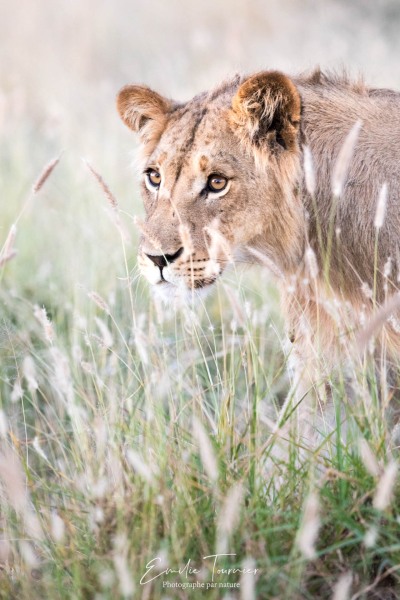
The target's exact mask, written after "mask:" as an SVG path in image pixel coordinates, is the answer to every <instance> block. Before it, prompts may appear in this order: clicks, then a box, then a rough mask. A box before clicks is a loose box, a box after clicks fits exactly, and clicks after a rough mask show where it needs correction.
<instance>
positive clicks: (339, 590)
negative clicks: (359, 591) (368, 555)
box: [332, 572, 353, 600]
mask: <svg viewBox="0 0 400 600" xmlns="http://www.w3.org/2000/svg"><path fill="white" fill-rule="evenodd" d="M352 582H353V575H352V573H350V572H349V573H343V575H341V576H340V577H339V579H338V580H337V582H336V584H335V587H334V590H333V596H332V600H349V598H350V591H351V585H352Z"/></svg>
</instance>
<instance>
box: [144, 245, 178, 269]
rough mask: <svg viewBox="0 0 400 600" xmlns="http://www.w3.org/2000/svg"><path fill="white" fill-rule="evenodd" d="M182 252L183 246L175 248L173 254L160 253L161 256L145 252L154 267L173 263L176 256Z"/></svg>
mask: <svg viewBox="0 0 400 600" xmlns="http://www.w3.org/2000/svg"><path fill="white" fill-rule="evenodd" d="M182 252H183V248H179V250H177V251H176V252H175V254H162V255H161V256H153V255H152V254H146V256H147V257H148V258H149V259H150V260H151V261H153V263H154V264H155V265H156V267H159V268H160V269H163V268H164V267H166V266H167V265H169V264H171V263H173V262H174V261H175V260H176V259H177V258H179V257H180V255H181V254H182Z"/></svg>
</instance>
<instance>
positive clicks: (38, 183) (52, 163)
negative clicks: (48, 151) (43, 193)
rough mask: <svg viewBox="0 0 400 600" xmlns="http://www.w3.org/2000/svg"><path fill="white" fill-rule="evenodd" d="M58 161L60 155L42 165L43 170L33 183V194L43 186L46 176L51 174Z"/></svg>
mask: <svg viewBox="0 0 400 600" xmlns="http://www.w3.org/2000/svg"><path fill="white" fill-rule="evenodd" d="M59 162H60V157H59V156H58V157H57V158H53V160H51V161H50V162H49V163H47V165H46V166H45V167H44V169H43V171H42V172H41V174H40V175H39V177H38V178H37V180H36V181H35V183H34V184H33V194H34V195H35V194H37V193H38V192H40V190H41V189H42V187H43V186H44V184H45V183H46V181H47V180H48V178H49V177H50V175H51V174H52V172H53V171H54V169H55V168H56V166H57V165H58V163H59Z"/></svg>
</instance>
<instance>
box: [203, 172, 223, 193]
mask: <svg viewBox="0 0 400 600" xmlns="http://www.w3.org/2000/svg"><path fill="white" fill-rule="evenodd" d="M227 185H228V180H227V178H226V177H222V175H210V177H209V178H208V180H207V188H208V191H210V192H222V190H224V189H225V188H226V186H227Z"/></svg>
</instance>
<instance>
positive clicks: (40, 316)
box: [33, 304, 54, 344]
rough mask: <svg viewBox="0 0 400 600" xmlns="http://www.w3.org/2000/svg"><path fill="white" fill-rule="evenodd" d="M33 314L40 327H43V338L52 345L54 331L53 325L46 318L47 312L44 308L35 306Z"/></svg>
mask: <svg viewBox="0 0 400 600" xmlns="http://www.w3.org/2000/svg"><path fill="white" fill-rule="evenodd" d="M33 314H34V316H35V318H36V319H37V320H38V321H39V323H40V324H41V326H42V327H43V332H44V337H45V339H46V340H47V341H48V342H49V344H52V343H53V340H54V329H53V323H52V322H51V321H50V319H49V317H48V316H47V312H46V309H45V307H44V306H43V307H42V308H40V307H39V306H38V305H37V304H36V305H35V306H34V309H33Z"/></svg>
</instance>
